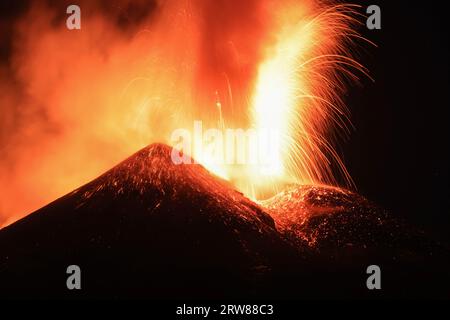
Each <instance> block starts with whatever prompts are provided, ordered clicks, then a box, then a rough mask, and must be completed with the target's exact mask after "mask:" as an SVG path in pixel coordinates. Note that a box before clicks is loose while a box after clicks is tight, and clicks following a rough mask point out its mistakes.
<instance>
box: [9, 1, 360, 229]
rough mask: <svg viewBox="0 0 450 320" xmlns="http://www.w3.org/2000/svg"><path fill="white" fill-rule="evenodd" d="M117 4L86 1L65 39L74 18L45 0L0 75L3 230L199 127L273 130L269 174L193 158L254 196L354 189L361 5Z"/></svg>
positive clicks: (22, 25) (22, 28) (18, 34)
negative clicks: (300, 187) (351, 143)
mask: <svg viewBox="0 0 450 320" xmlns="http://www.w3.org/2000/svg"><path fill="white" fill-rule="evenodd" d="M120 3H121V5H120V6H117V7H114V8H113V7H111V8H109V9H108V10H105V8H104V5H102V4H96V3H93V2H92V1H80V3H79V6H80V7H81V10H82V12H83V15H82V19H83V20H82V29H81V30H78V31H70V30H67V29H66V28H65V18H66V17H65V16H64V15H62V13H65V9H66V8H63V7H62V6H59V7H55V6H53V7H48V6H47V5H44V4H42V3H40V2H39V3H38V2H35V3H34V4H33V5H32V6H31V7H30V9H29V11H28V12H27V13H25V14H24V15H23V16H22V17H21V18H20V19H19V21H18V22H17V23H16V25H15V28H14V32H13V34H14V37H13V38H14V39H15V40H14V43H13V46H12V48H13V49H12V54H11V57H10V59H8V63H9V65H8V66H7V68H3V65H2V68H0V74H1V75H2V77H1V82H0V87H1V88H3V89H4V90H3V89H2V90H1V91H2V96H1V97H0V98H1V104H0V108H1V111H2V114H4V115H5V116H4V117H3V118H2V119H1V121H2V122H1V124H2V126H1V127H2V131H1V135H0V143H1V144H2V151H3V152H4V154H5V156H4V157H3V158H2V160H1V166H0V192H1V194H2V196H3V199H2V201H1V203H0V223H2V224H3V225H7V224H9V223H12V222H13V221H14V220H17V219H18V218H20V217H21V216H23V215H24V214H26V213H28V212H30V211H32V210H35V209H37V208H39V207H40V206H42V205H45V204H46V203H48V202H49V201H51V200H54V199H55V198H57V197H59V196H62V195H64V194H65V193H67V192H70V191H71V190H73V189H75V188H77V187H78V186H80V185H82V184H83V183H86V182H87V181H90V180H92V179H93V178H95V177H96V176H98V175H100V174H101V173H103V172H104V171H106V170H108V169H109V168H110V167H112V166H113V165H114V164H116V163H117V162H119V161H120V160H122V159H124V158H126V157H127V156H129V155H130V154H132V153H133V152H135V151H136V150H139V149H141V148H142V147H144V146H146V145H148V144H151V143H155V142H162V143H166V144H169V145H172V146H174V145H176V143H175V142H174V141H171V139H170V137H171V134H172V133H173V131H174V130H177V129H178V128H192V125H193V123H194V122H195V121H201V122H202V124H203V127H204V128H218V129H219V130H226V129H228V128H231V129H235V128H242V129H243V130H247V129H253V130H255V131H256V132H261V131H263V130H267V129H269V130H271V131H272V132H275V133H276V139H275V140H276V146H277V148H276V152H272V153H271V155H270V156H271V159H274V160H275V161H272V162H271V163H270V166H267V165H265V166H264V167H263V168H261V167H258V165H256V166H255V165H241V164H237V165H235V164H231V165H230V164H223V163H222V164H221V163H211V162H210V161H209V160H208V157H207V156H205V155H202V154H198V150H192V152H191V153H192V156H193V157H194V158H198V159H199V161H200V162H201V163H203V164H204V165H205V166H206V167H207V168H208V169H209V170H210V171H212V172H213V173H216V174H218V175H220V176H222V177H224V178H226V179H228V180H229V181H230V182H231V183H233V184H234V185H235V186H236V188H237V189H239V190H241V191H242V192H243V193H244V194H246V195H247V196H249V197H251V198H253V199H262V198H266V197H268V196H270V195H273V194H275V193H276V192H277V191H278V190H279V189H280V188H282V187H283V186H284V185H285V184H287V183H291V182H296V183H301V184H329V185H344V186H352V181H351V178H350V176H349V174H348V173H347V171H346V169H345V166H344V164H343V163H342V161H341V159H340V158H339V155H338V153H337V152H336V151H335V149H334V148H333V146H334V144H335V142H336V140H337V138H339V137H342V136H343V135H344V136H345V134H346V133H347V132H348V130H349V128H348V127H349V126H350V122H349V120H348V117H347V110H346V108H345V106H344V103H343V96H344V93H345V89H346V85H348V84H350V83H354V81H357V80H358V76H357V75H358V74H359V75H362V74H367V71H366V69H365V68H364V67H363V66H362V65H360V64H359V63H358V62H356V61H355V60H354V59H353V57H352V48H354V47H355V46H354V42H355V40H360V39H361V37H360V36H359V34H358V33H357V32H356V29H357V26H358V24H359V22H358V19H359V15H360V14H359V13H358V11H359V7H358V6H355V5H347V4H336V3H334V2H330V1H316V0H307V1H294V0H284V1H279V0H276V1H275V0H263V1H260V0H249V1H230V0H216V1H210V0H172V1H169V0H167V1H162V0H161V1H153V2H151V1H150V2H149V1H137V2H131V1H127V0H123V1H120ZM128 9H129V10H128ZM127 10H128V11H127ZM124 12H125V14H124ZM124 17H125V18H124ZM36 34H38V35H39V36H36ZM5 70H7V71H5ZM5 72H7V73H6V77H3V75H4V74H5ZM8 72H9V73H8ZM9 79H14V81H13V82H11V81H10V80H9ZM31 141H34V142H35V143H31ZM209 143H211V141H207V142H206V146H207V145H208V144H209ZM264 143H266V142H264V141H263V142H262V144H264ZM267 143H268V142H267ZM248 152H249V153H251V149H249V150H248Z"/></svg>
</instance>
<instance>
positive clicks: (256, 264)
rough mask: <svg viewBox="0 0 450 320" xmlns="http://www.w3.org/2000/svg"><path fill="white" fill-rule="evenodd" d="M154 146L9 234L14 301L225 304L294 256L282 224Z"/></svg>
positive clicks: (5, 271) (4, 245)
mask: <svg viewBox="0 0 450 320" xmlns="http://www.w3.org/2000/svg"><path fill="white" fill-rule="evenodd" d="M171 150H172V149H171V148H170V147H168V146H166V145H162V144H153V145H151V146H149V147H147V148H145V149H142V150H141V151H139V152H137V153H136V154H134V155H133V156H131V157H130V158H128V159H126V160H125V161H123V162H122V163H120V164H119V165H117V166H116V167H114V168H113V169H111V170H109V171H108V172H106V173H105V174H103V175H102V176H100V177H99V178H97V179H95V180H93V181H92V182H90V183H88V184H86V185H84V186H82V187H80V188H79V189H76V190H75V191H73V192H71V193H70V194H67V195H66V196H64V197H62V198H60V199H58V200H56V201H54V202H52V203H50V204H49V205H47V206H45V207H43V208H42V209H40V210H38V211H36V212H34V213H32V214H31V215H29V216H27V217H25V218H24V219H22V220H20V221H18V222H16V223H14V224H13V225H11V226H9V227H7V228H5V229H3V230H1V231H0V280H1V281H0V287H3V288H2V290H1V293H2V294H6V295H7V296H15V295H17V296H22V295H25V296H26V295H29V296H58V297H61V296H71V295H76V294H77V293H73V292H68V290H67V288H66V281H65V279H66V277H68V275H67V274H66V268H67V266H69V265H72V264H74V265H79V266H80V268H81V270H82V273H83V284H84V288H83V290H81V291H80V293H79V294H80V295H81V296H82V295H83V292H85V294H88V296H93V297H95V296H99V297H105V296H106V297H109V296H111V297H115V296H118V297H121V296H126V297H133V296H139V297H186V296H189V297H196V296H198V297H205V296H208V297H215V296H217V297H223V296H231V295H232V296H236V295H238V296H239V294H240V293H242V294H243V295H245V296H252V295H253V294H257V293H258V292H259V288H258V283H260V282H261V280H260V278H261V277H266V276H267V273H271V272H273V271H274V270H276V269H277V268H280V265H281V264H283V262H282V260H283V259H285V258H287V257H292V256H293V255H294V250H292V248H290V247H289V246H286V242H285V241H284V240H283V239H282V237H280V236H279V234H278V233H277V232H276V229H275V225H274V221H273V219H272V218H271V217H270V216H269V215H268V214H267V213H265V212H264V211H263V210H262V209H261V208H260V207H259V206H258V205H257V204H255V203H253V202H252V201H250V200H249V199H247V198H246V197H244V196H243V195H242V194H241V193H239V192H237V191H235V190H233V188H232V187H231V186H230V185H229V184H228V183H227V182H226V181H224V180H221V179H220V178H218V177H216V176H213V175H212V174H210V173H209V172H208V171H207V170H206V169H204V168H203V167H202V166H200V165H197V164H189V165H184V164H181V165H175V164H173V162H172V160H171Z"/></svg>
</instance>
